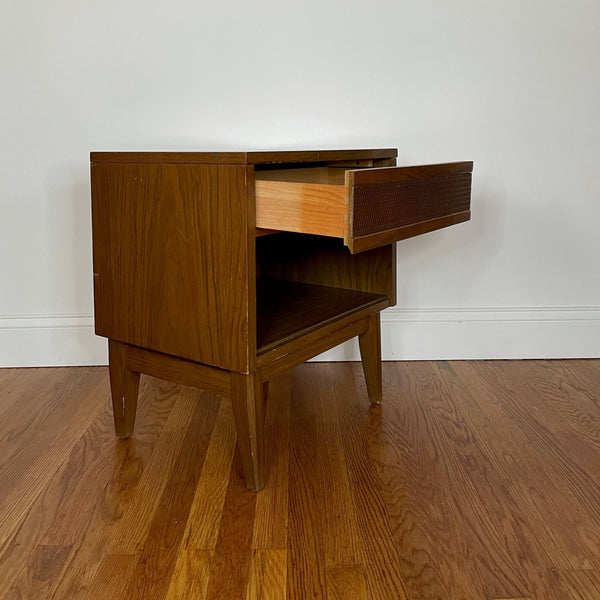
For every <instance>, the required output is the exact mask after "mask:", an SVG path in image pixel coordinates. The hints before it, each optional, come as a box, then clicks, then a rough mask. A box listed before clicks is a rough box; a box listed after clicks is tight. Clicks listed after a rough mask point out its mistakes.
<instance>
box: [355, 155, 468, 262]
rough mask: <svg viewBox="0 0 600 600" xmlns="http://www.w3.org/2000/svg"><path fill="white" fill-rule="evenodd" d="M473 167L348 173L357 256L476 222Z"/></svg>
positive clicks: (439, 166)
mask: <svg viewBox="0 0 600 600" xmlns="http://www.w3.org/2000/svg"><path fill="white" fill-rule="evenodd" d="M472 169H473V163H471V162H466V163H448V164H441V165H425V166H420V167H392V168H383V169H365V170H355V171H348V173H347V181H346V187H347V190H348V213H349V214H348V226H347V229H346V232H345V236H344V238H345V243H346V245H347V246H348V247H349V248H350V250H351V251H352V252H362V251H363V250H368V249H370V248H375V247H378V246H381V245H383V244H387V243H391V242H395V241H399V240H402V239H406V238H408V237H413V236H416V235H420V234H423V233H427V232H428V231H433V230H435V229H440V228H442V227H447V226H448V225H453V224H455V223H460V222H462V221H466V220H468V219H469V218H470V206H471V171H472Z"/></svg>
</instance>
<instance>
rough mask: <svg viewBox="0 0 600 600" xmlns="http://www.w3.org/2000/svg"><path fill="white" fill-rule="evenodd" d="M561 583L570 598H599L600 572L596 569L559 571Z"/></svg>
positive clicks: (594, 599) (585, 599)
mask: <svg viewBox="0 0 600 600" xmlns="http://www.w3.org/2000/svg"><path fill="white" fill-rule="evenodd" d="M555 576H556V578H557V579H558V582H559V585H560V587H561V589H562V590H563V593H564V594H565V597H566V598H569V600H571V599H572V600H598V598H600V572H599V571H596V570H593V571H592V570H577V571H557V572H556V573H555Z"/></svg>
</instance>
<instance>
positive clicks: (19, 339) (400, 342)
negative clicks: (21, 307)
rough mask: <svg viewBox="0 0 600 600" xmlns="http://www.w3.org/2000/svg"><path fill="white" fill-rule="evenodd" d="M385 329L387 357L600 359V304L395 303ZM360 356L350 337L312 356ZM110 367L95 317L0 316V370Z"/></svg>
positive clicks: (385, 317)
mask: <svg viewBox="0 0 600 600" xmlns="http://www.w3.org/2000/svg"><path fill="white" fill-rule="evenodd" d="M381 329H382V356H383V358H384V360H453V359H492V358H502V359H523V358H598V357H600V306H577V307H541V308H540V307H535V308H529V307H526V308H470V309H443V308H440V309H400V308H391V309H388V310H386V311H385V312H384V313H383V314H382V318H381ZM358 359H359V353H358V344H357V343H356V341H355V340H351V341H350V342H348V343H346V344H343V345H342V346H339V347H337V348H335V349H333V350H330V351H329V352H325V353H324V354H321V355H320V356H318V357H317V358H316V359H314V360H319V361H324V360H334V361H339V360H358ZM105 364H107V345H106V340H105V339H104V338H99V337H97V336H96V335H95V334H94V327H93V318H92V316H91V315H44V316H39V315H33V316H5V317H0V367H40V366H75V365H105Z"/></svg>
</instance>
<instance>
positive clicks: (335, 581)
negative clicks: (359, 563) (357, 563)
mask: <svg viewBox="0 0 600 600" xmlns="http://www.w3.org/2000/svg"><path fill="white" fill-rule="evenodd" d="M326 577H327V600H367V599H368V597H369V596H368V593H367V584H366V581H365V574H364V570H363V568H362V567H328V568H327V570H326Z"/></svg>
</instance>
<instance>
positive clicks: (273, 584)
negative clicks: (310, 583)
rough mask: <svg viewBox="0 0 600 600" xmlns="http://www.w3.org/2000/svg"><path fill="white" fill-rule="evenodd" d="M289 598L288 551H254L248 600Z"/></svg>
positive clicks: (247, 594)
mask: <svg viewBox="0 0 600 600" xmlns="http://www.w3.org/2000/svg"><path fill="white" fill-rule="evenodd" d="M286 598H287V550H263V549H260V550H254V551H253V553H252V561H251V563H250V578H249V580H248V588H247V591H246V600H285V599H286Z"/></svg>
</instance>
